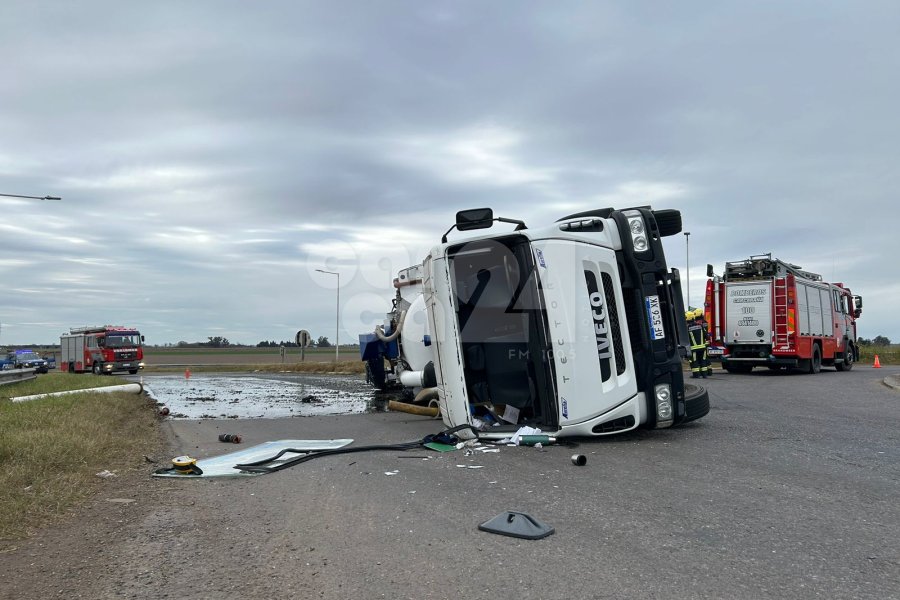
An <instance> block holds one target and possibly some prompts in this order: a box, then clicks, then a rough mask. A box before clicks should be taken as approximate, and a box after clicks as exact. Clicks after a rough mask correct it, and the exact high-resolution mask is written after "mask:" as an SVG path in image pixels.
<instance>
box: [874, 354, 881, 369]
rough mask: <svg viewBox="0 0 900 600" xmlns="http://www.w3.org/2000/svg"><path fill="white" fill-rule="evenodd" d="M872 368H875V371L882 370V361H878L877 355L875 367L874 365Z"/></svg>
mask: <svg viewBox="0 0 900 600" xmlns="http://www.w3.org/2000/svg"><path fill="white" fill-rule="evenodd" d="M872 368H873V369H880V368H881V361H880V360H878V355H877V354H876V355H875V365H874V366H873V367H872Z"/></svg>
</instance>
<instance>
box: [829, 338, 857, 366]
mask: <svg viewBox="0 0 900 600" xmlns="http://www.w3.org/2000/svg"><path fill="white" fill-rule="evenodd" d="M855 357H856V351H855V350H854V349H853V346H852V345H851V344H847V345H846V346H845V350H844V360H840V361H838V360H836V361H834V368H835V369H837V370H838V371H849V370H850V369H852V368H853V362H854V358H855Z"/></svg>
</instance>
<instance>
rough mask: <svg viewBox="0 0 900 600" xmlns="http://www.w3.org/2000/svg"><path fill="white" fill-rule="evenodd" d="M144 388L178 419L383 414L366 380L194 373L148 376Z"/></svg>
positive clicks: (381, 403)
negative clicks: (300, 379)
mask: <svg viewBox="0 0 900 600" xmlns="http://www.w3.org/2000/svg"><path fill="white" fill-rule="evenodd" d="M144 389H145V390H146V391H147V393H148V394H150V396H151V397H152V398H153V399H154V400H156V401H157V402H160V403H162V404H165V405H166V406H167V407H168V408H169V411H170V415H171V418H175V419H253V418H268V419H271V418H281V417H305V416H313V415H344V414H355V413H364V412H373V411H378V410H383V406H384V403H385V402H386V401H381V400H376V398H375V394H373V391H372V388H371V387H369V386H368V385H367V384H366V383H365V382H360V381H355V380H340V381H337V380H335V379H333V378H331V379H329V378H327V377H309V378H306V379H304V380H303V381H287V380H283V379H277V378H261V377H228V376H203V375H195V376H193V377H191V378H190V379H186V378H184V377H183V376H154V377H145V378H144Z"/></svg>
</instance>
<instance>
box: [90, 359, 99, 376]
mask: <svg viewBox="0 0 900 600" xmlns="http://www.w3.org/2000/svg"><path fill="white" fill-rule="evenodd" d="M91 373H93V374H94V375H100V373H101V371H100V363H99V362H97V361H96V360H95V361H94V366H93V367H91Z"/></svg>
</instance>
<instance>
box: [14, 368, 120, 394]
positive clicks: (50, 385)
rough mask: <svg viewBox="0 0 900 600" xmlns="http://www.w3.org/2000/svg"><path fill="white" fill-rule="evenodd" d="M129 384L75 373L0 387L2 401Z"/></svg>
mask: <svg viewBox="0 0 900 600" xmlns="http://www.w3.org/2000/svg"><path fill="white" fill-rule="evenodd" d="M122 383H128V382H127V381H123V380H122V379H119V378H118V377H96V376H94V375H85V374H74V373H47V374H46V375H38V376H37V378H36V379H31V380H29V381H23V382H21V383H9V384H6V385H0V399H2V398H15V397H16V396H30V395H32V394H47V393H50V392H63V391H66V390H85V389H88V388H93V387H103V386H107V385H119V384H122Z"/></svg>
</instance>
